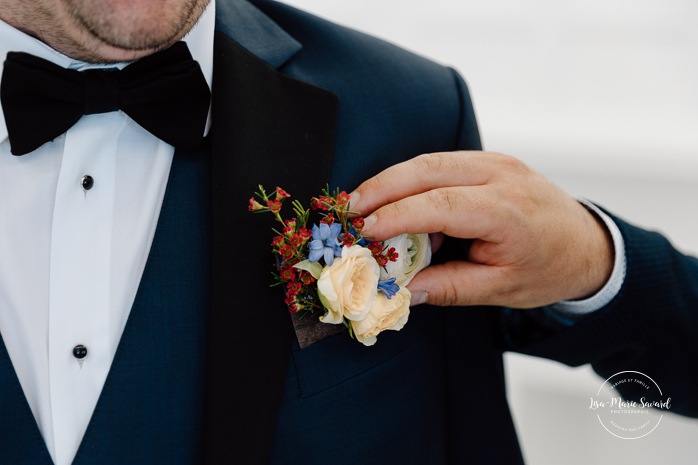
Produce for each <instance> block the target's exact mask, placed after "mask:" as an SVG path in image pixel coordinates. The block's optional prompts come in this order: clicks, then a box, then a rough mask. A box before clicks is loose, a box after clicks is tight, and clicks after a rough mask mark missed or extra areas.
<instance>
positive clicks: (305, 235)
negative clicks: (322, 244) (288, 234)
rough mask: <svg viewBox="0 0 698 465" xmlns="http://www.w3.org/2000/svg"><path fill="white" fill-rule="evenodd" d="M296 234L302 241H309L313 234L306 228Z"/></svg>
mask: <svg viewBox="0 0 698 465" xmlns="http://www.w3.org/2000/svg"><path fill="white" fill-rule="evenodd" d="M298 234H300V235H301V237H302V238H303V239H310V238H311V237H313V233H312V232H311V231H310V230H309V229H308V228H306V227H302V228H301V229H299V230H298Z"/></svg>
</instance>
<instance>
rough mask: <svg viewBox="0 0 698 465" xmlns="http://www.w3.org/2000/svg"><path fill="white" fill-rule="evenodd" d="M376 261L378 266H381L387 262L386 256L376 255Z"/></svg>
mask: <svg viewBox="0 0 698 465" xmlns="http://www.w3.org/2000/svg"><path fill="white" fill-rule="evenodd" d="M376 262H377V263H378V266H380V267H381V268H383V267H384V266H385V265H387V264H388V258H387V257H386V256H385V255H376Z"/></svg>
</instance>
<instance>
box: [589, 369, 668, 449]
mask: <svg viewBox="0 0 698 465" xmlns="http://www.w3.org/2000/svg"><path fill="white" fill-rule="evenodd" d="M621 393H622V394H621ZM670 408H671V397H667V398H664V394H663V393H662V390H661V389H660V388H659V386H658V385H657V383H655V382H654V380H653V379H652V378H650V377H649V376H647V375H646V374H644V373H640V372H639V371H621V372H620V373H616V374H615V375H613V376H611V377H610V378H608V379H607V380H606V381H604V383H603V384H602V385H601V387H600V388H599V390H598V391H597V393H596V396H595V397H591V398H590V404H589V410H592V411H593V412H594V413H595V414H596V416H597V418H598V419H599V422H600V423H601V426H603V427H604V429H605V430H606V431H608V432H609V433H611V434H612V435H614V436H615V437H617V438H621V439H639V438H641V437H644V436H647V435H648V434H650V433H651V432H652V431H654V430H655V429H657V426H659V423H661V421H662V418H663V416H664V412H665V411H668V410H669V409H670ZM652 411H654V412H652ZM651 412H652V413H651ZM657 414H659V415H657Z"/></svg>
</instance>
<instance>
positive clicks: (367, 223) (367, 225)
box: [361, 215, 376, 236]
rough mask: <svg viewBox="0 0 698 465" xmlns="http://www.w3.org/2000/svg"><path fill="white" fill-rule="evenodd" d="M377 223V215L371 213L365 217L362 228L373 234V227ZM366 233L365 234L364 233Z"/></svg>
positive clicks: (363, 230)
mask: <svg viewBox="0 0 698 465" xmlns="http://www.w3.org/2000/svg"><path fill="white" fill-rule="evenodd" d="M375 224H376V215H369V216H367V217H366V218H364V227H363V228H362V229H361V232H362V233H368V235H369V236H370V234H371V231H370V230H371V227H372V226H373V225H375ZM364 235H365V234H364Z"/></svg>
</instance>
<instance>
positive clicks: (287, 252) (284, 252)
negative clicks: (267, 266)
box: [279, 244, 293, 260]
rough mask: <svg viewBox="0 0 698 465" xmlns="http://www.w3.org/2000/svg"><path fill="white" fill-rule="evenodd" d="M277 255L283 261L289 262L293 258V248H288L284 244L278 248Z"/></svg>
mask: <svg viewBox="0 0 698 465" xmlns="http://www.w3.org/2000/svg"><path fill="white" fill-rule="evenodd" d="M279 255H281V257H282V258H283V259H284V260H290V259H291V258H293V247H289V246H288V245H286V244H284V245H282V246H281V247H279Z"/></svg>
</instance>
